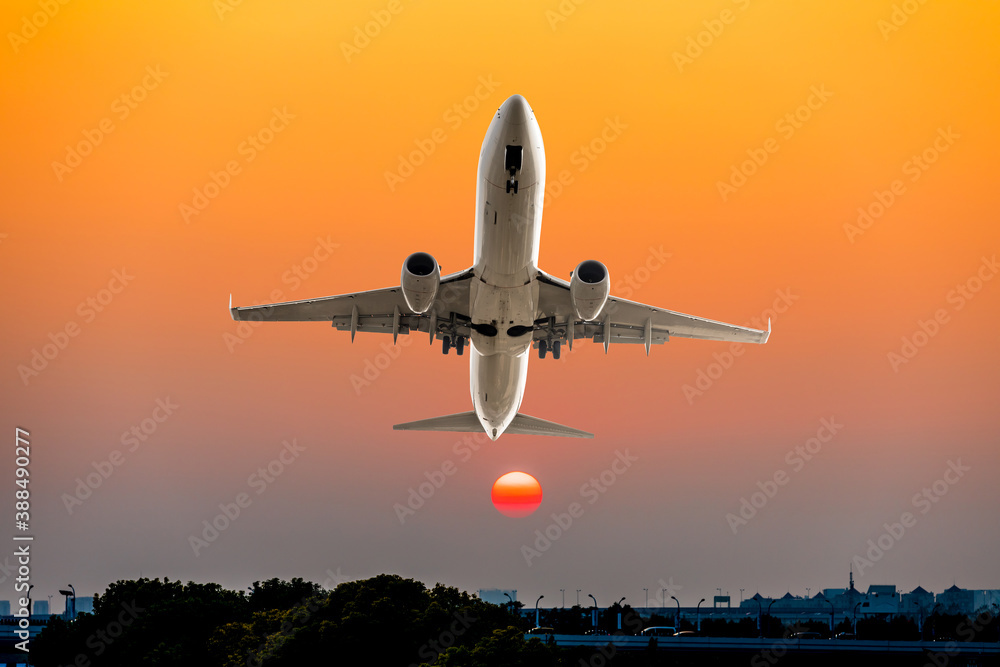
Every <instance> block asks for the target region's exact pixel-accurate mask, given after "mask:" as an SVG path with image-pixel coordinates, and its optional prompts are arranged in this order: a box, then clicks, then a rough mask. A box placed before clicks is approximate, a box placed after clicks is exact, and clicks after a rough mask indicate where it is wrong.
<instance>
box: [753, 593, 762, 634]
mask: <svg viewBox="0 0 1000 667" xmlns="http://www.w3.org/2000/svg"><path fill="white" fill-rule="evenodd" d="M750 599H751V600H753V601H754V602H756V603H757V639H760V638H761V637H763V636H764V632H763V631H762V630H761V623H760V615H761V612H762V611H763V609H761V606H760V598H758V597H752V598H750Z"/></svg>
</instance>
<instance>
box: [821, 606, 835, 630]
mask: <svg viewBox="0 0 1000 667" xmlns="http://www.w3.org/2000/svg"><path fill="white" fill-rule="evenodd" d="M823 602H826V603H829V605H830V636H831V637H832V636H833V611H834V609H833V602H832V601H830V600H823Z"/></svg>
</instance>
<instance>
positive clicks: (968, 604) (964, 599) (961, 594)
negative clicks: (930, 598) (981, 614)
mask: <svg viewBox="0 0 1000 667" xmlns="http://www.w3.org/2000/svg"><path fill="white" fill-rule="evenodd" d="M974 598H975V594H974V593H973V592H972V591H970V590H966V589H964V588H959V587H958V586H956V585H954V584H952V586H951V588H946V589H945V590H944V592H943V593H938V596H937V604H939V605H941V611H943V612H945V613H946V614H968V613H971V612H972V610H973V609H974V608H975V606H974Z"/></svg>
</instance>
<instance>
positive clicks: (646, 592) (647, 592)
mask: <svg viewBox="0 0 1000 667" xmlns="http://www.w3.org/2000/svg"><path fill="white" fill-rule="evenodd" d="M642 591H643V593H645V594H646V606H645V607H643V609H645V608H648V607H649V589H648V588H643V589H642Z"/></svg>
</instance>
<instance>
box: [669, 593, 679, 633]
mask: <svg viewBox="0 0 1000 667" xmlns="http://www.w3.org/2000/svg"><path fill="white" fill-rule="evenodd" d="M670 599H671V600H673V601H674V602H676V603H677V614H676V615H675V616H674V627H675V628H680V627H681V601H680V600H678V599H677V597H676V596H674V595H671V596H670Z"/></svg>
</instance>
